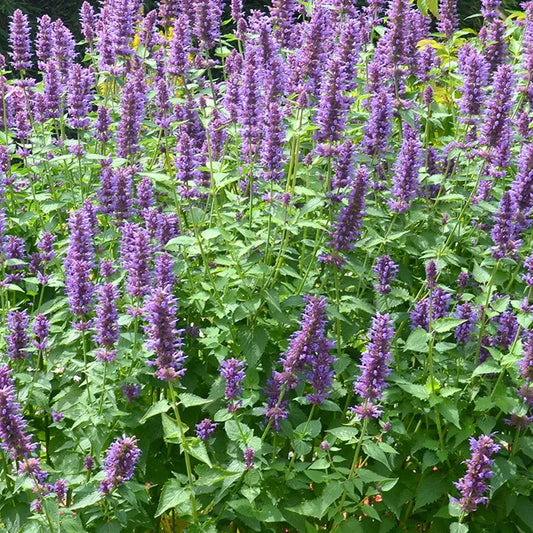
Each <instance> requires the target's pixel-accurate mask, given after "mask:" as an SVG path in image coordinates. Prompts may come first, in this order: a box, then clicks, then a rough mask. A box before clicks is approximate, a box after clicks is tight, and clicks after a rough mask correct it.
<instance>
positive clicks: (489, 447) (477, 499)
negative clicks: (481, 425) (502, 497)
mask: <svg viewBox="0 0 533 533" xmlns="http://www.w3.org/2000/svg"><path fill="white" fill-rule="evenodd" d="M499 449H500V446H499V445H498V444H496V443H495V442H494V440H493V438H492V436H491V435H481V436H480V437H479V438H478V439H475V438H474V437H471V438H470V450H471V452H472V457H471V458H470V459H468V461H466V465H467V472H466V475H465V476H464V477H462V478H461V479H460V480H459V481H458V482H457V483H455V486H456V487H457V488H458V489H459V491H460V492H461V498H459V499H458V500H457V502H458V503H459V506H460V507H461V510H462V511H463V512H464V513H471V512H473V511H475V510H476V509H477V508H478V506H479V505H482V504H486V503H487V502H488V498H487V497H486V496H485V493H486V492H487V490H488V488H489V487H488V484H487V480H489V479H490V478H491V477H492V476H493V472H492V465H493V460H492V459H491V457H492V456H493V455H494V454H495V453H498V451H499Z"/></svg>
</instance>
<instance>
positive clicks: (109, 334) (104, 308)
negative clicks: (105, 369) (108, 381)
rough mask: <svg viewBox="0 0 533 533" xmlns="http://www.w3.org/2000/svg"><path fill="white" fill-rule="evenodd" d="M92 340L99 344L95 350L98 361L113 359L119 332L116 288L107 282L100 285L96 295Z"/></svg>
mask: <svg viewBox="0 0 533 533" xmlns="http://www.w3.org/2000/svg"><path fill="white" fill-rule="evenodd" d="M97 300H98V303H97V305H96V320H95V330H96V334H95V336H94V342H95V343H96V344H97V345H98V346H99V348H98V349H97V351H96V354H97V357H98V360H99V361H105V362H108V361H112V360H113V359H115V356H116V350H114V349H113V348H114V346H115V344H116V343H117V341H118V339H119V337H120V332H119V325H118V312H117V300H118V290H117V289H116V287H115V286H114V285H113V284H112V283H109V282H106V283H104V284H103V285H101V286H100V288H99V290H98V296H97Z"/></svg>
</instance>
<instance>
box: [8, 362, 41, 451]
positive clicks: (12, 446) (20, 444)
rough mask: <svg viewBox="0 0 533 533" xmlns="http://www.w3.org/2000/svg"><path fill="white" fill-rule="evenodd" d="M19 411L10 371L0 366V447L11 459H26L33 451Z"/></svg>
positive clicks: (32, 445) (33, 445)
mask: <svg viewBox="0 0 533 533" xmlns="http://www.w3.org/2000/svg"><path fill="white" fill-rule="evenodd" d="M20 411H21V409H20V405H19V403H18V402H17V394H16V391H15V384H14V382H13V378H12V377H11V370H10V369H9V367H8V366H7V365H0V447H1V448H2V449H3V450H4V451H5V452H6V453H7V454H8V455H9V456H10V457H11V458H12V459H22V458H24V457H28V456H29V455H30V453H31V452H32V451H33V450H34V449H35V444H32V443H31V435H29V434H28V433H27V431H26V422H25V420H24V418H23V417H22V415H21V412H20Z"/></svg>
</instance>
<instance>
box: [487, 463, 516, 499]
mask: <svg viewBox="0 0 533 533" xmlns="http://www.w3.org/2000/svg"><path fill="white" fill-rule="evenodd" d="M492 471H493V473H494V475H493V477H492V479H491V482H490V486H491V489H492V492H495V491H496V490H498V489H499V488H500V487H501V486H502V485H504V484H505V483H507V481H509V480H510V479H512V478H513V477H514V476H515V474H516V465H515V464H514V463H511V462H510V461H509V460H508V459H504V458H503V457H496V459H494V464H493V465H492Z"/></svg>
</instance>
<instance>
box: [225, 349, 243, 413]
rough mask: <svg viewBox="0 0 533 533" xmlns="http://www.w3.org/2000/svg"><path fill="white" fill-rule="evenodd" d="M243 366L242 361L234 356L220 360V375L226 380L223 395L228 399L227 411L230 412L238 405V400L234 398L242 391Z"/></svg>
mask: <svg viewBox="0 0 533 533" xmlns="http://www.w3.org/2000/svg"><path fill="white" fill-rule="evenodd" d="M245 366H246V363H245V362H244V361H239V360H238V359H235V357H231V358H230V359H227V360H226V361H221V362H220V375H221V376H222V377H223V378H224V379H225V380H226V391H225V396H226V399H227V400H230V403H229V404H228V411H230V412H233V411H235V410H237V409H238V408H239V405H240V402H237V401H236V400H237V399H238V397H239V396H240V394H241V393H242V382H243V381H244V376H245V371H244V369H245Z"/></svg>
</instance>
